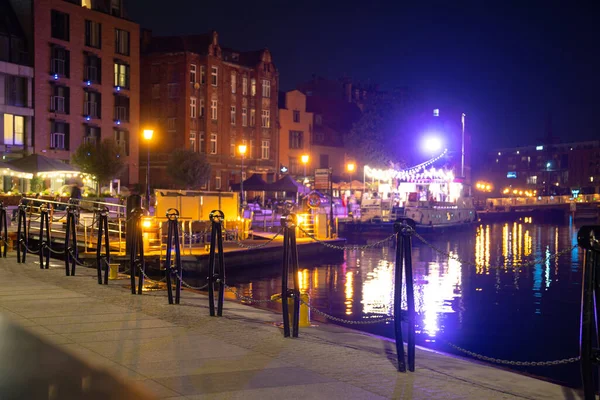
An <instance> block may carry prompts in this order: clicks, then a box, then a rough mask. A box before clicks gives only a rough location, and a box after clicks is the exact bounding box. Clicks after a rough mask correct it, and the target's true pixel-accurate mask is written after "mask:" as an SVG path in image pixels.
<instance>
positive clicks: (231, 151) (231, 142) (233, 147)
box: [229, 138, 237, 157]
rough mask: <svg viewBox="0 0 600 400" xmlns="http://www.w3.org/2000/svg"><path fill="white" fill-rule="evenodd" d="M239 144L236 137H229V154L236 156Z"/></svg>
mask: <svg viewBox="0 0 600 400" xmlns="http://www.w3.org/2000/svg"><path fill="white" fill-rule="evenodd" d="M236 148H237V146H236V145H235V138H231V139H229V155H230V156H231V157H235V152H236Z"/></svg>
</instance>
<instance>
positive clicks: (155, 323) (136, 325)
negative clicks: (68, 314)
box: [45, 318, 174, 333]
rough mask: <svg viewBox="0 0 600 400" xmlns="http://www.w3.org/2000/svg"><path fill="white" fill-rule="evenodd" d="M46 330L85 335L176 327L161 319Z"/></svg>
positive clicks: (64, 326)
mask: <svg viewBox="0 0 600 400" xmlns="http://www.w3.org/2000/svg"><path fill="white" fill-rule="evenodd" d="M45 326H46V328H48V329H50V330H51V331H53V332H56V333H83V332H99V331H113V330H120V329H150V328H170V327H173V326H174V325H173V324H171V323H169V322H166V321H161V320H160V319H156V318H154V319H141V320H133V321H109V322H87V323H84V324H59V325H51V324H46V325H45Z"/></svg>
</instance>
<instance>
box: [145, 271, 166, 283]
mask: <svg viewBox="0 0 600 400" xmlns="http://www.w3.org/2000/svg"><path fill="white" fill-rule="evenodd" d="M140 272H141V273H142V275H144V278H145V279H146V280H148V281H150V282H153V283H161V282H164V281H165V280H166V279H167V277H166V276H165V277H164V278H162V279H161V280H160V281H157V280H154V279H152V278H150V277H149V276H148V275H146V272H144V269H143V268H140Z"/></svg>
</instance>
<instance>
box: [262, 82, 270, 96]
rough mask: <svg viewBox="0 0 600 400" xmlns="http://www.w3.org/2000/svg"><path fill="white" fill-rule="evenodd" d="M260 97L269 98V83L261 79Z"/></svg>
mask: <svg viewBox="0 0 600 400" xmlns="http://www.w3.org/2000/svg"><path fill="white" fill-rule="evenodd" d="M262 95H263V97H267V98H268V97H271V81H269V80H266V79H263V81H262Z"/></svg>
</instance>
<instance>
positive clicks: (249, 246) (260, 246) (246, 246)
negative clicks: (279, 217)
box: [235, 228, 283, 250]
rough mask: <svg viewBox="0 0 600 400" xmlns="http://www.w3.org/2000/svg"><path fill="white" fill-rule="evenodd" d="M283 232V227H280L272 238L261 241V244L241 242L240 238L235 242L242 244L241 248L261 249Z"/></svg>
mask: <svg viewBox="0 0 600 400" xmlns="http://www.w3.org/2000/svg"><path fill="white" fill-rule="evenodd" d="M282 232H283V228H281V229H279V232H277V233H276V234H275V236H273V237H272V238H271V239H269V240H267V241H266V242H265V243H261V244H258V245H254V246H252V245H247V244H244V243H242V242H240V241H239V240H236V241H235V243H236V244H237V245H238V246H240V247H241V248H244V249H248V250H254V249H261V248H263V247H266V246H267V245H268V244H269V243H271V242H273V241H274V240H275V239H276V238H277V236H279V235H281V233H282Z"/></svg>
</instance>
